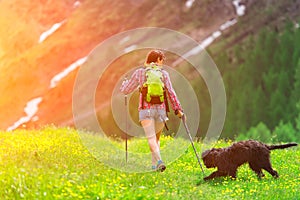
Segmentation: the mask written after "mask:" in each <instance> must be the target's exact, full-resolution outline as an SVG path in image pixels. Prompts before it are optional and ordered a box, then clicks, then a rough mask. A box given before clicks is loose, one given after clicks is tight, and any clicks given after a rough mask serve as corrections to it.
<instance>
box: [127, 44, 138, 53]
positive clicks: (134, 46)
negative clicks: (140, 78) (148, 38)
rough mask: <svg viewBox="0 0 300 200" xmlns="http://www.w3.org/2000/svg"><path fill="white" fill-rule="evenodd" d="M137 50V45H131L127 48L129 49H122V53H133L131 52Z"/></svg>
mask: <svg viewBox="0 0 300 200" xmlns="http://www.w3.org/2000/svg"><path fill="white" fill-rule="evenodd" d="M136 48H137V45H135V44H134V45H131V46H129V47H127V48H125V49H124V53H128V52H130V51H133V50H135V49H136Z"/></svg>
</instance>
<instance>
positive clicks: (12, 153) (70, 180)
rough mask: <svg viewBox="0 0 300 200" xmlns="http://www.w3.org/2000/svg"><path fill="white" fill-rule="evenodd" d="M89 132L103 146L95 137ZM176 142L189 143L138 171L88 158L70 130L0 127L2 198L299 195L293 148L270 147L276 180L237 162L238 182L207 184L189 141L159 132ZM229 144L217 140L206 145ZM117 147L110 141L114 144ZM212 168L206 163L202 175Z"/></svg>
mask: <svg viewBox="0 0 300 200" xmlns="http://www.w3.org/2000/svg"><path fill="white" fill-rule="evenodd" d="M81 134H84V133H81ZM86 134H87V133H86ZM90 137H95V141H96V143H97V142H98V141H99V144H101V141H100V140H102V139H101V138H100V139H99V137H97V136H90ZM103 140H105V139H103ZM177 140H178V145H181V146H184V145H186V147H187V148H186V150H185V151H183V153H182V155H181V156H180V157H178V158H177V159H175V160H174V161H172V162H166V164H167V169H166V171H165V172H163V173H160V172H139V173H137V172H125V171H124V170H119V169H114V168H111V167H110V166H109V165H106V164H103V162H101V161H99V160H101V158H100V157H96V156H93V155H92V154H91V153H90V151H88V150H87V148H86V147H85V145H83V144H82V140H81V138H80V136H79V134H78V132H77V131H75V130H74V129H69V128H55V127H47V128H44V129H42V130H32V131H28V130H27V131H26V130H18V131H14V132H1V134H0V199H222V200H223V199H251V200H253V199H270V200H274V199H289V200H292V199H294V200H296V199H300V192H299V191H300V186H299V183H300V150H299V147H293V148H289V149H284V150H274V151H272V153H271V160H272V165H273V167H274V169H276V170H277V171H278V173H279V175H280V177H279V178H278V179H274V178H273V177H272V176H271V175H269V174H268V173H265V174H266V176H265V177H264V178H263V179H262V180H258V179H257V178H256V175H255V174H254V172H252V171H251V170H250V169H249V167H248V166H247V165H243V166H242V167H240V169H239V171H238V178H237V179H236V180H231V179H230V178H221V179H216V180H213V181H210V182H205V181H203V174H202V172H201V169H200V167H199V165H198V163H197V160H196V157H195V154H194V152H193V149H192V147H191V145H189V141H185V140H183V139H174V138H172V137H162V139H161V145H162V150H163V149H164V148H166V147H167V145H168V144H170V142H172V144H173V143H174V144H177ZM231 143H232V141H217V142H215V143H213V144H207V145H206V146H205V148H211V147H225V146H228V145H230V144H231ZM123 144H124V142H123V141H119V142H118V141H114V145H112V146H116V147H118V146H119V147H122V146H123ZM103 146H105V145H103ZM195 146H196V148H197V150H198V151H199V154H200V155H201V152H200V151H201V150H200V149H202V147H203V144H201V143H197V142H196V143H195ZM129 149H130V152H131V151H138V152H147V151H148V146H147V143H146V141H145V140H142V139H132V140H131V141H129ZM105 151H109V148H108V147H106V148H105ZM107 154H108V155H109V154H110V152H107ZM112 154H113V153H111V155H112ZM100 156H101V155H100ZM129 156H130V154H129ZM129 158H130V157H129ZM112 159H116V155H112ZM121 159H122V160H123V157H122V158H120V160H121ZM149 161H150V157H149ZM137 164H139V163H137ZM149 164H150V163H149ZM145 165H147V163H146V164H145ZM147 167H148V166H147ZM149 167H150V165H149ZM212 171H213V169H206V168H204V172H205V175H209V173H211V172H212Z"/></svg>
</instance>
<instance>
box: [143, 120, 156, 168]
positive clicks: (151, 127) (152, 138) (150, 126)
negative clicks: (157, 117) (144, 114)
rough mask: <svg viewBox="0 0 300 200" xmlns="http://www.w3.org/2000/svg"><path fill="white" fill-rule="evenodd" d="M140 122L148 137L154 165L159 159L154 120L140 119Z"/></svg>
mask: <svg viewBox="0 0 300 200" xmlns="http://www.w3.org/2000/svg"><path fill="white" fill-rule="evenodd" d="M141 124H142V126H143V128H144V131H145V135H146V137H147V139H148V144H149V147H150V151H151V154H152V165H153V166H154V165H156V163H157V161H159V160H161V157H160V152H159V146H158V144H157V139H156V133H155V122H154V120H153V119H145V120H142V121H141Z"/></svg>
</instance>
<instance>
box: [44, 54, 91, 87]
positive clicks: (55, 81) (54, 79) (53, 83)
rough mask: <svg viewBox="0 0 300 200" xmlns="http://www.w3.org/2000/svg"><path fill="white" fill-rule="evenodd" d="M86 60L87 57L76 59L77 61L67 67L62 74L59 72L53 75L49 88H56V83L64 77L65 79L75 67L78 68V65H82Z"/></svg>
mask: <svg viewBox="0 0 300 200" xmlns="http://www.w3.org/2000/svg"><path fill="white" fill-rule="evenodd" d="M86 60H87V56H86V57H83V58H80V59H78V60H77V61H75V62H74V63H72V64H71V65H70V66H69V67H67V68H66V69H65V70H63V71H62V72H60V73H59V74H57V75H55V76H54V77H53V78H52V79H51V81H50V88H55V87H56V86H57V83H58V82H59V81H60V80H61V79H63V78H64V77H66V76H67V75H68V74H69V73H70V72H72V71H73V70H75V69H76V68H77V67H79V66H80V65H82V64H83V63H85V61H86Z"/></svg>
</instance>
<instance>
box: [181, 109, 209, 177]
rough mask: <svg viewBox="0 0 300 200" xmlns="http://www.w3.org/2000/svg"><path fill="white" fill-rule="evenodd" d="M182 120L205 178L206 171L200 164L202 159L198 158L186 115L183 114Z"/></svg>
mask: <svg viewBox="0 0 300 200" xmlns="http://www.w3.org/2000/svg"><path fill="white" fill-rule="evenodd" d="M181 119H182V122H183V125H184V127H185V130H186V133H187V135H188V136H189V139H190V142H191V144H192V147H193V149H194V152H195V154H196V157H197V160H198V163H199V166H200V168H201V170H202V173H203V176H205V175H204V170H203V167H202V164H201V162H200V158H199V156H198V154H197V151H196V148H195V146H194V142H193V139H192V136H191V133H190V130H189V128H188V126H187V124H186V117H185V114H183V116H182V117H181Z"/></svg>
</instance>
